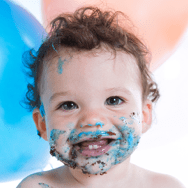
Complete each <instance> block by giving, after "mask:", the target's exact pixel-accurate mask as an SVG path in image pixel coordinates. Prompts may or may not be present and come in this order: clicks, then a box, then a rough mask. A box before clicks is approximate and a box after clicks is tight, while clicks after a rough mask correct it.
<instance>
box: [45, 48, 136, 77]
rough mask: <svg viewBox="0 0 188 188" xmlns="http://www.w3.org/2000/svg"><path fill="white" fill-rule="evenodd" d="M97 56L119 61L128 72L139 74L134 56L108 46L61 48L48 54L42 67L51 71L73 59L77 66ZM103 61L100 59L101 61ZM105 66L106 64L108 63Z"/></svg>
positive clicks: (64, 65)
mask: <svg viewBox="0 0 188 188" xmlns="http://www.w3.org/2000/svg"><path fill="white" fill-rule="evenodd" d="M97 57H100V58H102V59H103V61H109V62H110V61H111V62H112V61H113V62H114V65H115V64H116V63H117V62H118V63H121V65H122V66H125V67H128V68H129V70H130V72H134V73H137V75H140V74H139V68H138V64H137V61H136V58H135V57H133V55H131V54H127V53H126V52H124V51H122V50H118V51H115V50H113V49H111V48H110V47H109V48H106V47H103V48H99V49H92V50H77V49H71V48H61V49H59V50H58V51H55V52H54V53H52V54H51V55H50V56H48V57H47V58H46V59H45V62H44V69H46V68H47V69H48V70H49V69H50V70H51V71H52V70H54V69H57V66H59V65H60V64H61V65H62V66H63V67H66V65H67V64H69V63H71V62H73V61H74V63H76V64H78V66H79V64H80V62H81V61H82V62H83V61H87V63H88V64H89V62H90V61H89V60H88V59H91V58H97ZM75 60H77V61H75ZM80 60H81V61H80ZM103 61H101V63H102V62H103ZM92 66H95V65H92ZM96 66H97V64H96ZM106 66H108V64H107V65H106ZM109 66H110V64H109ZM47 69H46V70H47Z"/></svg>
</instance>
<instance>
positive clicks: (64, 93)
mask: <svg viewBox="0 0 188 188" xmlns="http://www.w3.org/2000/svg"><path fill="white" fill-rule="evenodd" d="M69 93H70V92H69V91H64V92H59V93H54V94H53V95H52V96H51V97H50V102H51V101H53V100H54V99H55V98H57V97H58V96H65V95H68V94H69Z"/></svg>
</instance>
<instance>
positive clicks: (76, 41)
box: [23, 7, 160, 111]
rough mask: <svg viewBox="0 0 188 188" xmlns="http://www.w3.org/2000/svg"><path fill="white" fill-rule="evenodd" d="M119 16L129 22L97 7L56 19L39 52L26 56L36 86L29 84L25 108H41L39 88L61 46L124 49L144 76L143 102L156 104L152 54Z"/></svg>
mask: <svg viewBox="0 0 188 188" xmlns="http://www.w3.org/2000/svg"><path fill="white" fill-rule="evenodd" d="M118 16H123V18H124V20H123V21H124V23H126V21H127V22H128V21H129V20H128V18H127V16H126V15H125V14H124V13H122V12H120V11H116V12H113V11H102V10H100V9H99V8H97V7H83V8H79V9H78V10H76V11H75V12H74V13H73V14H61V15H60V16H58V17H57V18H55V19H54V20H53V21H52V22H51V31H50V32H49V34H48V36H47V37H46V39H45V41H44V42H43V43H42V45H41V46H40V48H39V50H38V52H36V54H34V51H33V50H31V51H30V52H29V54H28V53H25V54H24V55H23V63H24V65H25V66H26V67H27V68H28V69H29V72H27V75H28V76H29V77H30V78H32V79H33V83H28V85H27V89H28V90H27V93H26V98H25V100H24V104H26V108H28V109H29V110H30V111H32V110H33V109H34V108H36V107H37V108H40V106H41V100H40V92H39V88H40V87H39V86H40V79H41V75H42V71H43V66H44V65H45V63H44V62H46V61H44V60H45V59H46V58H48V57H49V56H50V55H52V54H55V52H56V50H57V49H60V48H62V47H64V48H71V49H74V50H76V51H91V50H92V49H95V48H100V47H101V44H105V45H106V46H108V47H110V48H111V49H112V50H113V51H114V52H116V51H117V50H121V51H124V52H126V53H127V54H130V55H132V56H133V57H135V59H136V62H137V64H138V67H139V70H140V73H141V83H142V97H143V101H144V100H145V99H147V98H149V99H150V100H151V101H152V102H156V101H157V100H158V98H159V97H160V95H159V90H158V86H157V84H156V83H155V82H154V81H153V79H152V77H151V75H152V74H151V72H150V71H149V69H148V65H149V58H147V57H148V54H149V51H148V49H147V47H146V46H145V45H144V44H143V43H142V42H141V40H139V39H138V38H137V37H136V36H135V35H134V34H133V32H130V31H129V30H128V29H125V27H123V26H121V25H120V23H119V20H118ZM28 55H29V56H28ZM56 55H57V54H56Z"/></svg>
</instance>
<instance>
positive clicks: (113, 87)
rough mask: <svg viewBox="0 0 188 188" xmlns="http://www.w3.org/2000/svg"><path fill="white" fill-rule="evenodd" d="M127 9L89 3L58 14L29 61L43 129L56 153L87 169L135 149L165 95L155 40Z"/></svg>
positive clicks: (31, 96)
mask: <svg viewBox="0 0 188 188" xmlns="http://www.w3.org/2000/svg"><path fill="white" fill-rule="evenodd" d="M120 15H121V16H122V17H123V14H122V13H118V12H116V13H113V12H102V11H101V10H99V9H98V8H94V7H86V8H81V9H79V10H77V11H76V12H75V13H74V14H63V15H61V16H59V17H57V18H56V19H55V20H53V21H52V29H51V32H50V33H49V36H48V38H47V39H46V40H45V42H44V43H43V44H42V45H41V47H40V49H39V51H38V52H37V55H36V57H35V56H33V55H32V56H31V59H32V60H33V63H30V64H28V67H29V68H30V71H31V72H30V76H31V77H33V78H34V83H33V84H28V92H27V94H26V98H27V102H26V103H27V104H28V106H29V108H30V109H31V110H33V119H34V121H35V124H36V127H37V130H38V131H39V133H40V136H41V137H42V138H43V139H45V140H48V141H49V143H50V153H51V155H52V156H56V157H57V159H59V160H60V161H62V162H63V163H64V164H66V165H68V166H69V167H71V168H72V169H77V170H81V171H82V172H83V173H86V174H104V173H106V171H108V170H109V169H110V168H111V167H113V166H114V165H116V164H119V163H123V162H124V161H125V160H126V159H128V158H129V157H130V155H131V154H132V152H133V151H134V149H135V148H136V146H137V144H138V142H139V139H140V137H141V134H142V133H144V132H146V131H147V130H148V129H149V127H150V125H151V122H152V116H151V114H152V102H155V101H157V99H158V98H159V92H158V88H157V84H156V83H155V82H154V81H153V80H152V78H151V77H150V74H151V73H150V72H149V70H148V68H147V66H148V64H149V62H148V58H146V56H147V55H148V51H147V48H146V47H145V46H144V44H143V43H142V42H141V41H140V40H139V39H138V38H137V37H136V36H135V35H134V34H132V33H131V32H130V31H129V30H128V29H127V30H126V29H124V28H123V27H121V25H120V24H119V23H118V16H120ZM124 19H125V20H124V21H126V17H124ZM112 99H113V100H112Z"/></svg>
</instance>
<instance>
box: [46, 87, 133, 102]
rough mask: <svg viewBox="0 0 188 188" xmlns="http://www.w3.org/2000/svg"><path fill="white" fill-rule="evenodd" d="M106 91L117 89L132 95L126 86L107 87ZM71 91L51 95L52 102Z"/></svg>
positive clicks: (115, 90)
mask: <svg viewBox="0 0 188 188" xmlns="http://www.w3.org/2000/svg"><path fill="white" fill-rule="evenodd" d="M105 91H106V92H117V91H121V92H124V93H127V94H128V95H131V94H132V93H131V91H130V90H128V89H126V88H124V87H113V88H108V89H105ZM70 93H71V92H70V91H64V92H59V93H54V94H53V95H52V96H51V97H50V102H51V101H53V100H54V99H55V98H57V97H59V96H65V95H70Z"/></svg>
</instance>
